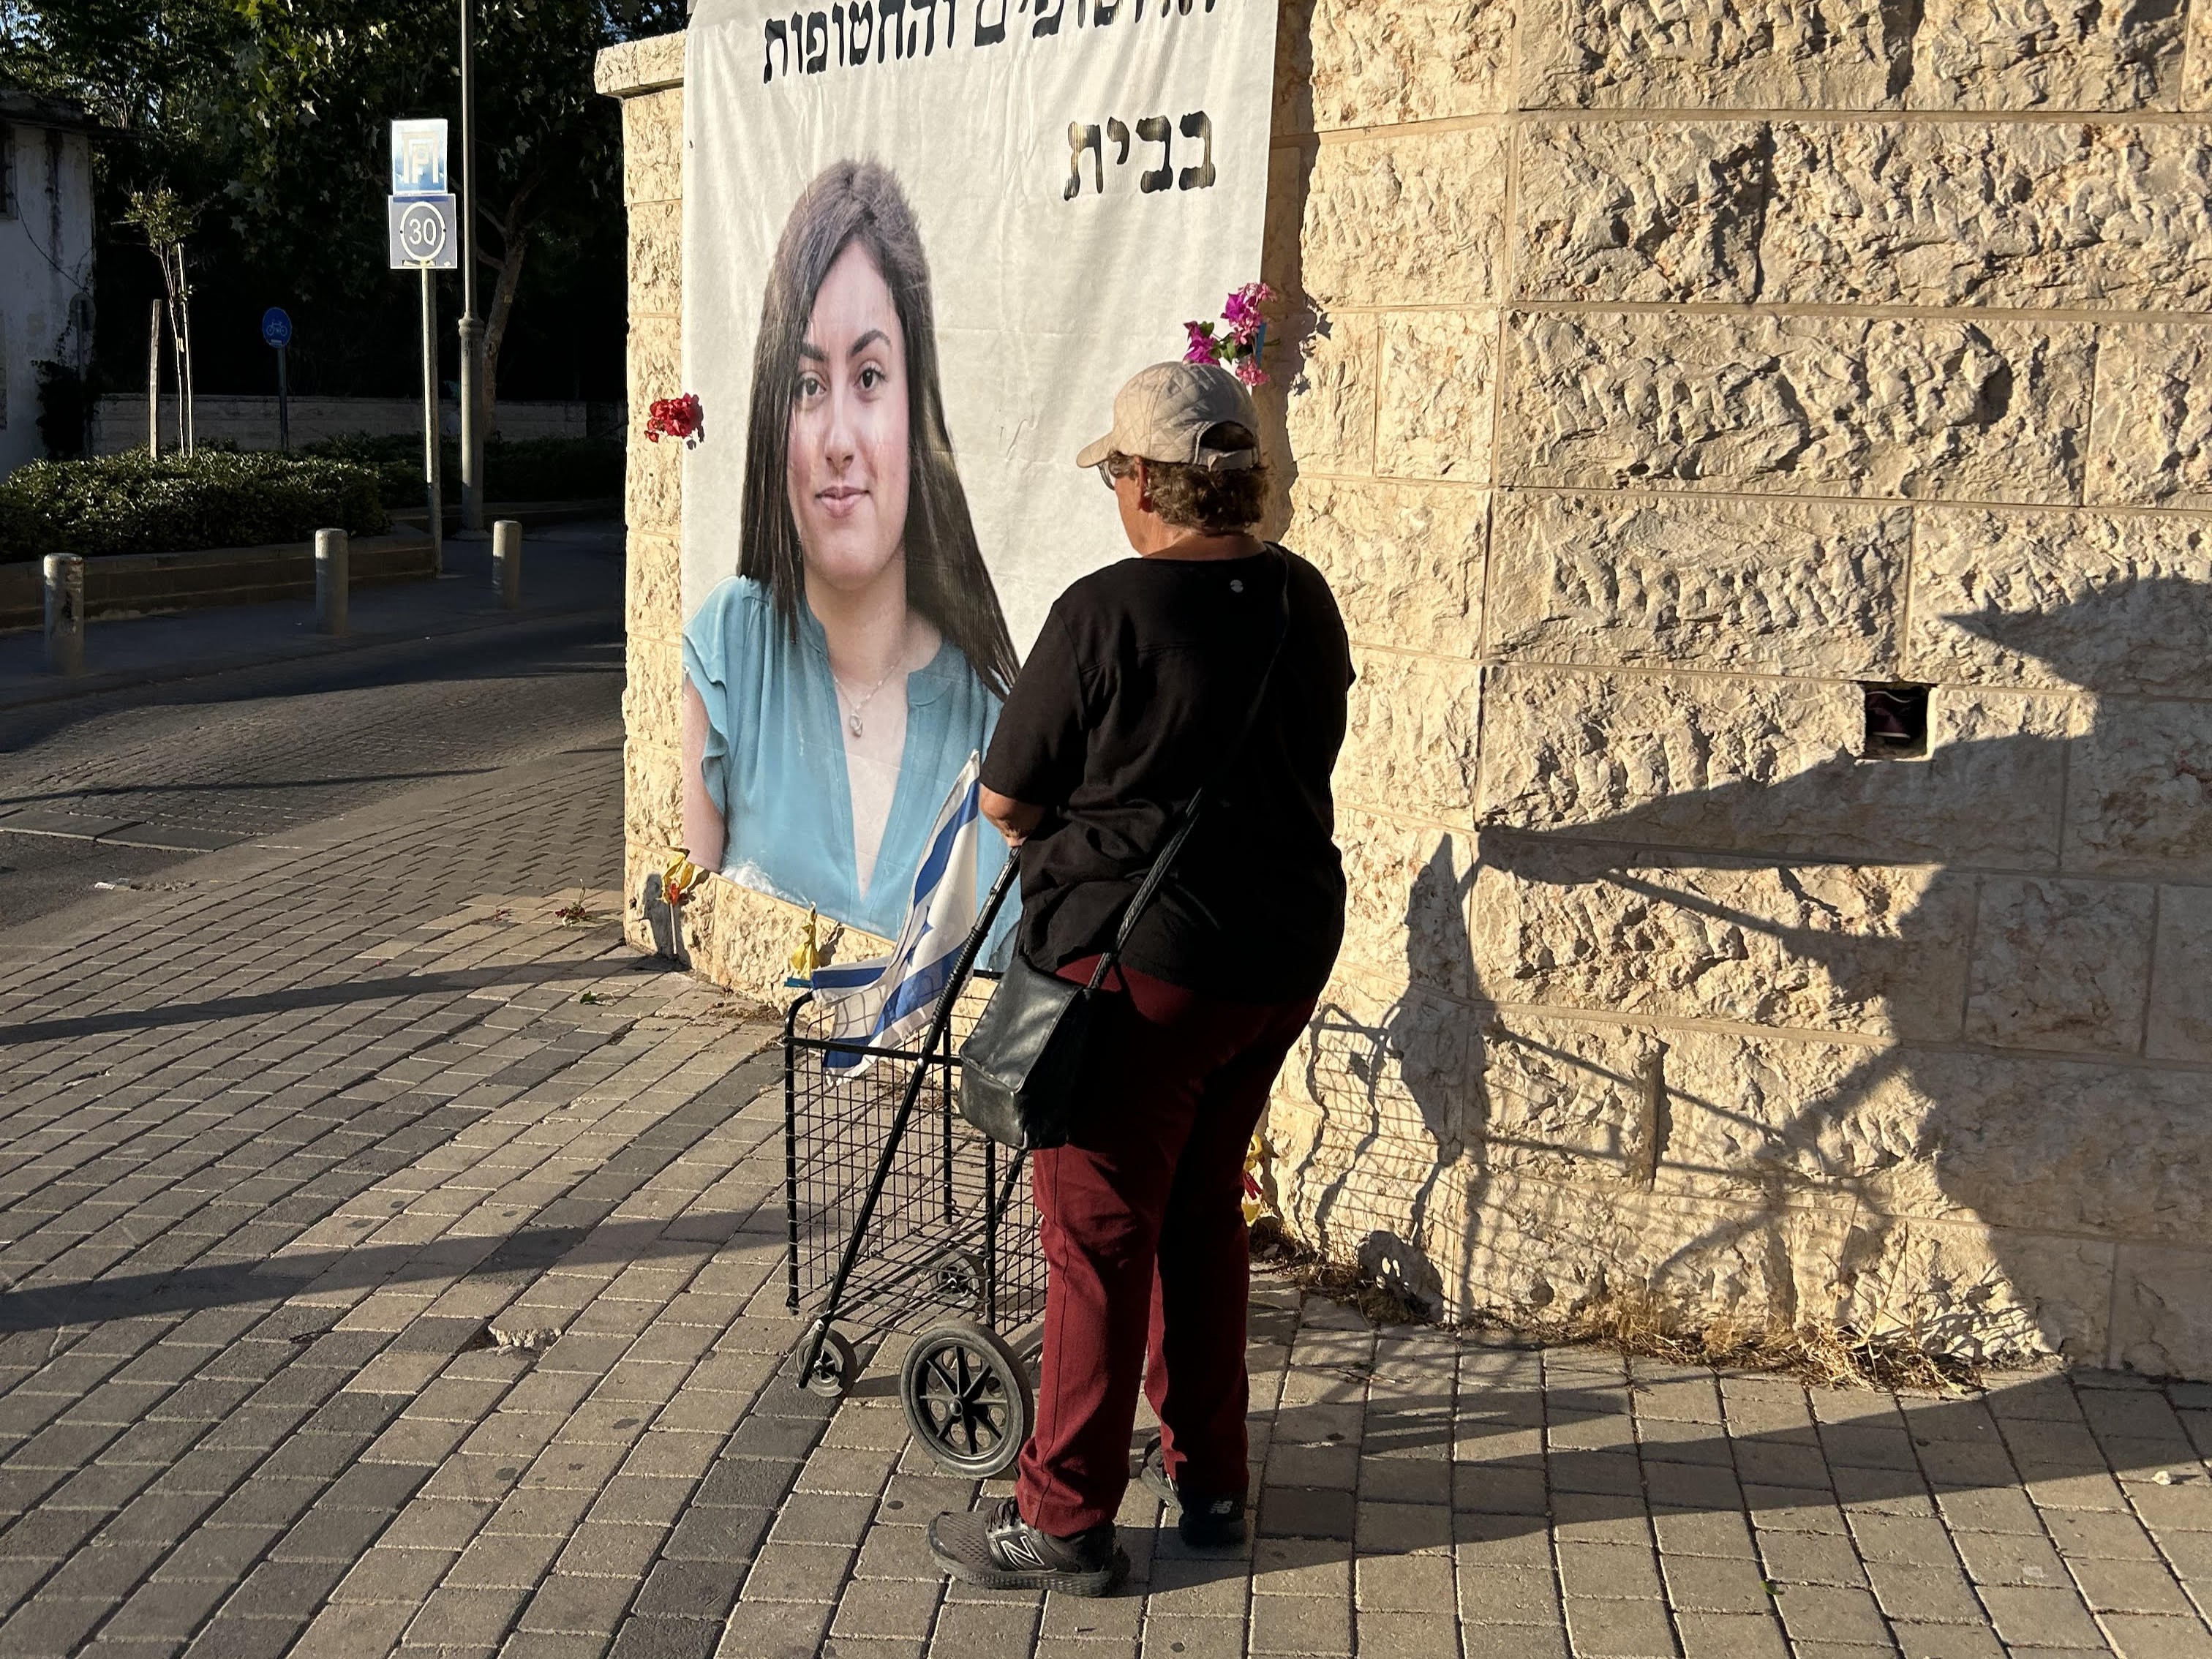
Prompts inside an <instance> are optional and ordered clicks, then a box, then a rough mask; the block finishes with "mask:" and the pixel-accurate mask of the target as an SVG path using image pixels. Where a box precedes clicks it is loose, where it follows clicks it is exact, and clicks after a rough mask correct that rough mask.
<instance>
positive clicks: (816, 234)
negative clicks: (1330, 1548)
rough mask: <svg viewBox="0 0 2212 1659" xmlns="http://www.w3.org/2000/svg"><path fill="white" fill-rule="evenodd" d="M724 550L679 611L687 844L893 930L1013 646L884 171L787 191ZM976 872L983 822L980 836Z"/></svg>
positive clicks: (858, 170)
mask: <svg viewBox="0 0 2212 1659" xmlns="http://www.w3.org/2000/svg"><path fill="white" fill-rule="evenodd" d="M744 466H745V472H744V487H743V496H742V502H743V505H742V510H741V513H740V515H739V533H738V546H737V547H736V548H735V549H733V550H731V551H732V554H733V557H732V560H731V562H730V564H729V565H726V566H725V567H724V568H726V569H730V570H731V571H732V574H729V575H727V576H726V577H723V578H722V579H721V580H719V581H718V582H717V583H716V584H715V586H714V587H713V589H712V590H711V591H710V592H708V595H707V597H706V599H704V600H703V601H702V603H701V604H700V605H699V606H698V608H697V609H696V611H693V612H692V614H691V617H690V620H689V621H688V622H687V623H685V624H684V722H683V739H684V837H685V841H686V843H687V846H688V849H689V851H690V857H691V859H692V860H693V861H694V862H696V863H697V864H700V865H703V866H707V867H708V868H710V869H716V870H720V872H722V873H724V874H725V875H726V876H729V877H730V878H732V879H734V880H737V881H739V882H741V883H743V884H745V885H746V886H749V887H753V888H757V889H759V890H763V891H765V892H769V893H772V894H775V895H776V896H780V897H782V898H786V899H790V900H793V901H794V902H799V903H802V904H811V905H814V906H816V907H817V908H819V909H820V910H821V911H822V912H823V915H828V916H831V917H834V918H836V919H837V920H839V921H846V922H849V923H851V924H853V925H854V926H857V927H863V928H866V930H867V931H869V932H871V933H878V934H881V935H885V936H895V935H896V933H897V932H898V930H899V926H900V923H901V922H902V920H903V919H904V917H905V915H906V909H907V904H908V899H909V898H910V896H911V892H912V887H913V883H914V878H915V871H916V868H917V867H918V866H919V865H920V863H921V859H922V856H923V854H924V853H925V851H926V850H927V848H926V846H925V842H926V840H927V836H928V833H929V829H930V827H931V824H932V822H933V819H934V817H935V816H936V813H937V811H938V808H939V806H940V805H942V804H943V802H944V799H945V794H946V792H947V791H948V790H949V789H950V788H951V784H952V781H953V780H954V778H955V777H956V776H957V775H958V773H959V771H960V769H961V767H962V766H963V765H964V764H965V763H966V762H967V759H968V757H969V755H970V754H971V753H980V752H981V750H985V749H987V747H988V746H989V743H990V738H991V733H992V731H993V728H994V725H995V723H996V721H997V718H998V710H999V704H1000V699H1001V698H1002V697H1003V696H1005V694H1006V688H1007V687H1008V686H1009V685H1010V684H1012V680H1013V677H1014V672H1015V668H1016V663H1015V659H1014V650H1013V645H1012V641H1011V640H1010V639H1009V637H1008V635H1007V631H1006V620H1005V617H1003V615H1002V614H1001V612H1000V605H999V598H998V593H997V591H996V590H995V589H994V586H992V582H991V575H990V572H989V571H988V570H987V568H985V567H984V563H983V556H982V551H981V548H980V547H979V546H978V545H977V543H976V537H975V526H974V525H973V524H972V523H971V522H970V520H969V509H968V498H967V495H966V492H965V491H964V490H963V489H962V487H961V483H960V476H959V473H958V471H957V469H956V467H955V465H954V462H953V453H952V441H951V436H950V435H949V433H948V432H947V430H946V425H945V404H944V397H943V392H942V389H941V387H940V386H939V371H938V349H937V337H936V324H935V319H934V312H933V306H932V302H931V298H930V284H929V267H928V263H927V259H926V258H924V256H923V252H922V246H921V234H920V231H919V229H918V228H917V227H916V225H915V216H914V210H913V208H912V207H911V206H910V205H909V204H908V200H907V197H906V196H905V194H904V192H903V191H902V190H901V189H900V187H899V184H898V181H897V180H896V179H895V178H893V176H892V175H891V173H890V171H889V170H888V169H886V168H884V167H881V166H879V165H878V164H876V163H874V162H872V161H839V162H836V163H835V164H833V165H832V166H830V167H827V168H825V169H824V170H823V172H822V173H820V174H818V175H817V177H816V178H815V179H814V180H813V181H812V183H811V184H810V185H807V187H806V189H805V191H804V192H803V193H802V194H801V195H800V197H799V202H798V204H797V206H795V207H794V208H793V210H792V212H791V216H790V218H789V220H788V221H787V222H786V224H785V226H784V229H783V234H782V236H781V239H780V240H779V241H778V244H777V246H776V250H775V258H774V260H773V262H772V264H771V267H770V270H769V276H768V287H767V294H766V296H765V298H764V300H763V304H762V312H761V327H760V333H759V337H758V343H757V346H756V348H755V351H754V356H753V374H752V388H751V396H750V405H749V408H748V410H747V427H746V434H745V442H744ZM978 845H979V848H980V857H981V866H982V867H981V869H980V870H979V872H978V879H979V881H981V882H984V883H987V882H988V881H990V880H991V879H992V878H993V877H994V876H995V874H996V873H997V869H998V865H999V862H1000V860H1002V859H1003V858H1004V857H1005V856H1006V851H1005V848H1004V846H1003V844H1002V843H1001V842H1000V838H999V837H998V836H995V835H990V834H985V835H982V836H979V838H978Z"/></svg>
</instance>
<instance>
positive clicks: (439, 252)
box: [386, 195, 461, 270]
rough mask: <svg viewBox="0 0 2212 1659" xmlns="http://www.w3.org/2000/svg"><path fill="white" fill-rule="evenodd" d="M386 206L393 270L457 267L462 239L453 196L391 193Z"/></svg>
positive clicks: (448, 268)
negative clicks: (396, 194) (455, 214)
mask: <svg viewBox="0 0 2212 1659" xmlns="http://www.w3.org/2000/svg"><path fill="white" fill-rule="evenodd" d="M386 208H387V210H388V212H387V217H386V227H387V229H388V231H389V233H390V235H389V240H390V242H391V252H392V269H393V270H455V269H457V268H458V267H459V264H460V263H461V249H460V240H461V239H460V235H459V231H458V230H457V228H456V225H457V223H458V221H457V220H456V218H455V216H454V212H453V197H452V196H450V195H440V196H394V197H390V198H389V199H388V201H387V203H386Z"/></svg>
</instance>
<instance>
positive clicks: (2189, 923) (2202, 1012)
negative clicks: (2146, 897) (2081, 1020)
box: [2143, 887, 2212, 1064]
mask: <svg viewBox="0 0 2212 1659" xmlns="http://www.w3.org/2000/svg"><path fill="white" fill-rule="evenodd" d="M2143 1052H2144V1053H2145V1054H2148V1055H2149V1056H2150V1057H2151V1058H2152V1059H2153V1060H2195V1061H2197V1062H2198V1063H2199V1064H2206V1063H2212V887H2161V888H2160V889H2159V894H2158V944H2157V948H2156V950H2155V951H2154V955H2153V960H2152V963H2151V991H2150V1026H2149V1040H2148V1042H2146V1043H2145V1044H2144V1047H2143Z"/></svg>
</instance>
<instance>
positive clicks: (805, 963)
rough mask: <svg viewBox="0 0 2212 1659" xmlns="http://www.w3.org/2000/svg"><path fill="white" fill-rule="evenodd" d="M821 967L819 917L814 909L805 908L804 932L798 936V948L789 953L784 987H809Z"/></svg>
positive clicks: (810, 907) (811, 907) (810, 906)
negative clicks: (788, 966)
mask: <svg viewBox="0 0 2212 1659" xmlns="http://www.w3.org/2000/svg"><path fill="white" fill-rule="evenodd" d="M821 965H822V937H821V917H820V916H819V915H817V914H816V912H815V909H814V907H813V906H812V905H811V904H810V905H808V906H807V907H806V931H805V933H803V934H802V935H800V937H799V948H798V949H797V950H796V951H793V952H792V953H791V973H790V975H789V976H788V977H787V978H786V979H785V980H784V981H783V982H784V983H785V984H786V985H811V984H813V983H814V970H815V969H817V968H818V967H820V966H821Z"/></svg>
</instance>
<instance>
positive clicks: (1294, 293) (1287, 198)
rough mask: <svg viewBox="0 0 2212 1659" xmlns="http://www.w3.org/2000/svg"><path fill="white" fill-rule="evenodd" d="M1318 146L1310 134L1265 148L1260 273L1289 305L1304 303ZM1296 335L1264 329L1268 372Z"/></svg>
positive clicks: (1284, 359) (1284, 358)
mask: <svg viewBox="0 0 2212 1659" xmlns="http://www.w3.org/2000/svg"><path fill="white" fill-rule="evenodd" d="M1318 149H1319V146H1318V145H1316V143H1315V142H1314V141H1313V140H1312V139H1310V138H1304V139H1301V140H1299V141H1298V142H1297V143H1289V144H1277V145H1275V146H1273V148H1272V149H1269V150H1268V152H1267V218H1266V220H1265V222H1263V224H1262V225H1261V231H1260V278H1261V281H1262V282H1264V283H1267V286H1268V287H1270V288H1272V289H1274V290H1275V292H1276V293H1278V294H1280V295H1286V296H1288V298H1289V300H1290V301H1291V304H1292V305H1294V306H1304V305H1305V304H1306V295H1305V234H1304V233H1305V215H1306V197H1307V195H1308V193H1309V191H1310V188H1311V185H1312V180H1313V170H1314V160H1315V156H1316V153H1317V151H1318ZM1295 338H1296V337H1295V336H1290V335H1285V333H1284V331H1282V330H1281V329H1280V328H1270V329H1269V330H1268V331H1267V346H1268V349H1267V365H1266V366H1267V370H1268V372H1269V373H1270V374H1273V372H1274V371H1275V369H1276V368H1278V367H1279V366H1280V365H1281V364H1283V363H1285V362H1288V361H1289V356H1288V355H1287V354H1285V352H1284V351H1283V350H1282V349H1281V348H1282V347H1283V346H1284V345H1285V344H1286V343H1295ZM1263 395H1264V394H1263Z"/></svg>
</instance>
